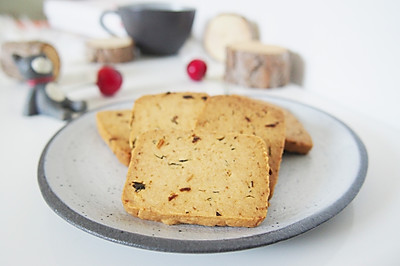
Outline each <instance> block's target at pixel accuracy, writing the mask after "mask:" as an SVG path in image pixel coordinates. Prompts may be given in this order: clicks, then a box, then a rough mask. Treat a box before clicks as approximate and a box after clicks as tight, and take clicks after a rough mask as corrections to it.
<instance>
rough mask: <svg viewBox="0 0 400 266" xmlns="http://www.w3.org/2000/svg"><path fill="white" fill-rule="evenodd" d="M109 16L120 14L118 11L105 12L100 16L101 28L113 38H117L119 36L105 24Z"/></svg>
mask: <svg viewBox="0 0 400 266" xmlns="http://www.w3.org/2000/svg"><path fill="white" fill-rule="evenodd" d="M109 14H117V15H118V12H117V11H116V10H106V11H103V13H101V15H100V26H101V27H102V28H103V29H104V30H105V31H107V32H108V33H109V34H111V35H112V36H117V34H115V33H114V32H113V31H112V30H110V29H109V28H108V27H107V25H106V24H105V23H104V18H105V17H106V16H107V15H109Z"/></svg>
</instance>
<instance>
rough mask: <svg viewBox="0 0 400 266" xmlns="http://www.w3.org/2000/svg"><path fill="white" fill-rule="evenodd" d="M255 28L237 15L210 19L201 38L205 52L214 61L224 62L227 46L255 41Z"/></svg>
mask: <svg viewBox="0 0 400 266" xmlns="http://www.w3.org/2000/svg"><path fill="white" fill-rule="evenodd" d="M257 39H258V31H257V28H256V26H255V25H254V24H253V23H251V22H250V21H249V20H247V19H246V18H245V17H243V16H241V15H238V14H230V13H227V14H220V15H217V16H215V17H214V18H212V19H211V20H210V21H209V22H208V23H207V26H206V29H205V31H204V36H203V44H204V49H205V51H206V52H207V53H208V54H209V55H210V56H211V57H212V58H213V59H215V60H217V61H219V62H225V59H226V47H227V46H228V45H229V44H232V43H236V42H242V41H249V40H257Z"/></svg>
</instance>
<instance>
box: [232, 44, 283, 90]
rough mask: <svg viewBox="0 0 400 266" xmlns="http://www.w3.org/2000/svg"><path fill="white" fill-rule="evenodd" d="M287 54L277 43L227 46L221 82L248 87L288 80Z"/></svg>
mask: <svg viewBox="0 0 400 266" xmlns="http://www.w3.org/2000/svg"><path fill="white" fill-rule="evenodd" d="M289 80H290V55H289V51H288V50H287V49H285V48H283V47H280V46H273V45H265V44H262V43H260V42H258V41H249V42H241V43H235V44H232V45H229V46H228V47H227V58H226V62H225V81H227V82H230V83H234V84H238V85H241V86H245V87H251V88H274V87H281V86H284V85H286V84H287V83H289Z"/></svg>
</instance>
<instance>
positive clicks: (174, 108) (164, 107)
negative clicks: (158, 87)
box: [129, 92, 209, 147]
mask: <svg viewBox="0 0 400 266" xmlns="http://www.w3.org/2000/svg"><path fill="white" fill-rule="evenodd" d="M208 97H209V96H208V95H207V94H206V93H194V92H177V93H171V92H167V93H161V94H154V95H145V96H143V97H141V98H139V99H137V100H136V101H135V103H134V105H133V110H132V119H131V133H130V138H129V140H130V145H131V147H134V143H135V141H136V138H137V136H138V135H140V134H141V133H143V132H146V131H148V130H153V129H179V130H192V129H194V127H195V124H196V120H197V117H198V116H199V114H200V112H201V111H202V110H203V108H204V105H205V102H206V100H207V98H208Z"/></svg>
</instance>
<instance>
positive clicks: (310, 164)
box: [38, 96, 368, 253]
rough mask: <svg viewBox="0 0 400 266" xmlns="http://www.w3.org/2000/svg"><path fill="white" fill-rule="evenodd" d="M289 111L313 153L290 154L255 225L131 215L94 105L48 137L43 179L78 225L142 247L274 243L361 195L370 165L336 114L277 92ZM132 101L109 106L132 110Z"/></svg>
mask: <svg viewBox="0 0 400 266" xmlns="http://www.w3.org/2000/svg"><path fill="white" fill-rule="evenodd" d="M257 98H259V99H263V100H266V101H270V102H274V103H276V104H279V105H281V106H284V107H286V108H288V109H290V110H292V111H293V112H294V113H295V114H296V115H297V117H298V118H299V120H300V121H301V122H302V123H303V124H304V126H305V128H306V129H307V130H308V131H309V132H310V134H311V135H312V138H313V140H314V148H313V149H312V150H311V152H310V153H309V154H308V155H305V156H302V155H294V154H285V155H284V158H283V162H282V165H281V171H280V178H279V182H278V184H277V186H276V189H275V194H274V197H273V199H272V201H271V205H270V207H269V210H268V214H267V218H266V219H265V220H264V222H263V223H262V224H261V225H260V226H258V227H256V228H233V227H232V228H231V227H205V226H197V225H174V226H167V225H164V224H162V223H157V222H152V221H144V220H140V219H138V218H135V217H132V216H130V215H129V214H127V213H126V212H125V211H124V209H123V206H122V203H121V200H120V195H121V192H122V187H123V184H124V182H125V175H126V171H127V168H126V167H125V166H123V165H121V164H120V163H119V162H118V161H117V159H116V158H115V157H114V155H113V154H112V153H111V151H110V150H109V149H108V147H107V145H106V144H105V143H104V142H103V141H102V139H101V138H100V136H99V135H98V133H97V130H96V122H95V114H96V113H95V112H88V113H86V114H84V115H83V116H81V117H80V118H78V119H76V120H74V121H72V122H70V123H69V124H67V125H66V126H65V127H64V128H62V129H61V130H60V131H59V132H58V133H57V134H55V136H54V137H53V138H52V139H51V140H50V141H49V143H48V144H47V146H46V147H45V149H44V151H43V154H42V156H41V159H40V162H39V169H38V181H39V186H40V189H41V192H42V194H43V197H44V199H45V200H46V202H47V203H48V205H49V206H50V207H51V208H52V209H53V210H54V211H55V212H56V213H57V214H58V215H60V216H61V217H62V218H64V219H65V220H67V221H68V222H70V223H71V224H73V225H75V226H76V227H78V228H80V229H82V230H84V231H86V232H89V233H91V234H94V235H96V236H99V237H101V238H104V239H107V240H110V241H113V242H117V243H120V244H125V245H128V246H134V247H139V248H145V249H151V250H159V251H168V252H183V253H205V252H224V251H233V250H241V249H247V248H253V247H258V246H263V245H268V244H272V243H275V242H278V241H281V240H285V239H288V238H291V237H294V236H296V235H299V234H301V233H304V232H306V231H308V230H310V229H312V228H314V227H316V226H318V225H319V224H321V223H323V222H325V221H327V220H329V219H330V218H332V217H333V216H335V215H336V214H337V213H339V212H340V211H341V210H342V209H343V208H345V207H346V206H347V205H348V204H349V203H350V202H351V201H352V200H353V198H354V197H355V196H356V195H357V193H358V191H359V190H360V188H361V186H362V184H363V182H364V179H365V176H366V172H367V165H368V157H367V152H366V149H365V147H364V145H363V143H362V142H361V140H360V139H359V138H358V137H357V135H356V134H355V133H354V132H353V131H352V130H351V129H350V128H349V127H348V126H346V125H345V124H343V123H342V122H341V121H339V120H338V119H336V118H334V117H332V116H331V115H329V114H327V113H325V112H322V111H320V110H317V109H315V108H312V107H309V106H306V105H303V104H300V103H296V102H292V101H288V100H284V99H279V98H273V97H266V96H259V97H257ZM131 106H132V102H129V103H121V104H116V105H113V106H108V107H106V108H104V109H129V108H131Z"/></svg>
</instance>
